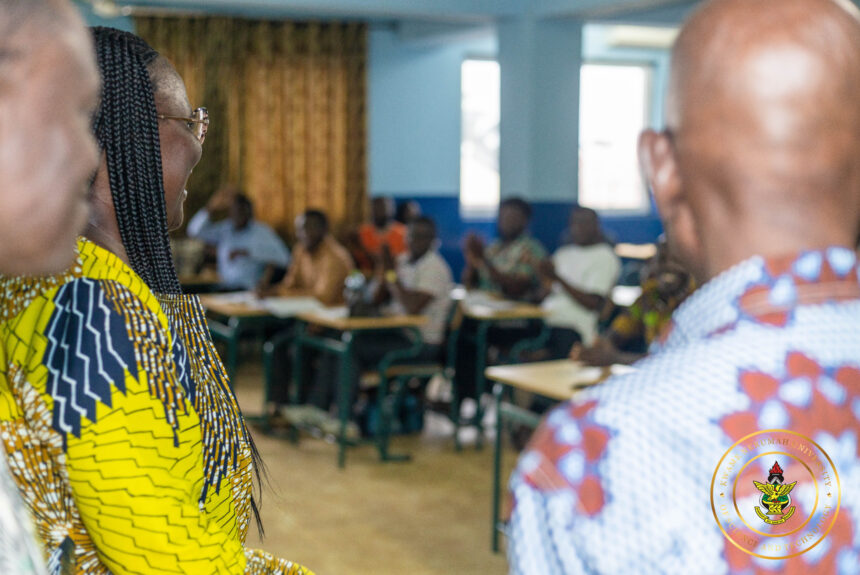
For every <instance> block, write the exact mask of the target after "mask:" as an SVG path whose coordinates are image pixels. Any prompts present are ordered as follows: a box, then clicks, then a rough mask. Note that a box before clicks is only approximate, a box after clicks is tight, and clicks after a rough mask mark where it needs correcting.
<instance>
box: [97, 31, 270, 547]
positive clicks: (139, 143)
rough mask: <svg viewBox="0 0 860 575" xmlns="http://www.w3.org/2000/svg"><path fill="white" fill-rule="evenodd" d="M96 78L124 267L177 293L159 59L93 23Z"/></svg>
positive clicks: (100, 132) (258, 462)
mask: <svg viewBox="0 0 860 575" xmlns="http://www.w3.org/2000/svg"><path fill="white" fill-rule="evenodd" d="M92 32H93V37H94V38H95V44H96V55H97V58H98V64H99V70H100V71H101V75H102V97H101V102H100V103H99V107H98V110H97V111H96V115H95V118H94V121H93V129H94V131H95V134H96V138H97V139H98V142H99V146H100V147H101V149H102V150H103V151H104V152H105V154H106V156H107V168H108V177H109V181H110V188H111V195H112V197H113V203H114V208H115V211H116V222H117V226H118V227H119V233H120V238H121V239H122V243H123V246H124V247H125V250H126V253H127V254H128V258H129V263H130V264H131V268H132V269H133V270H134V271H135V272H137V274H138V275H139V276H140V277H141V279H143V281H144V282H145V283H146V284H147V285H148V286H149V288H150V289H151V290H153V291H154V292H156V293H159V294H165V295H169V294H181V293H182V289H181V288H180V286H179V278H178V276H177V275H176V268H175V267H174V265H173V257H172V254H171V250H170V239H169V236H168V228H167V209H166V206H165V201H164V179H163V175H162V167H161V144H160V140H159V137H158V113H157V111H156V109H155V82H154V79H153V78H152V76H151V69H152V67H153V66H154V64H155V62H156V60H157V59H158V57H159V54H158V52H156V51H155V50H154V49H153V48H152V47H151V46H149V44H147V43H146V42H145V41H143V40H142V39H141V38H139V37H137V36H135V35H134V34H130V33H128V32H123V31H121V30H116V29H114V28H105V27H101V26H99V27H94V28H92ZM246 435H247V439H248V442H249V444H250V448H251V457H252V459H253V461H254V464H255V465H254V470H255V474H256V477H257V484H258V487H259V488H260V492H261V493H262V478H261V475H265V474H266V468H265V465H264V464H263V461H262V458H261V457H260V453H259V451H258V450H257V446H256V445H255V444H254V440H253V438H252V437H251V434H250V433H249V432H247V430H246ZM251 508H252V510H253V512H254V516H255V519H256V522H257V528H258V529H259V531H260V534H261V535H262V534H263V524H262V521H261V519H260V512H259V509H258V506H257V502H256V500H255V498H254V497H253V496H252V497H251Z"/></svg>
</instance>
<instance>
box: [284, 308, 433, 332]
mask: <svg viewBox="0 0 860 575" xmlns="http://www.w3.org/2000/svg"><path fill="white" fill-rule="evenodd" d="M296 317H298V318H299V319H300V320H302V321H304V322H306V323H310V324H313V325H318V326H321V327H327V328H329V329H335V330H338V331H369V330H374V329H397V328H406V327H421V326H423V325H424V324H426V323H427V316H423V315H395V316H381V317H347V316H346V309H345V308H328V309H325V310H320V311H309V312H304V313H300V314H298V315H297V316H296Z"/></svg>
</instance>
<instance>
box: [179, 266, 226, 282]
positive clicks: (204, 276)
mask: <svg viewBox="0 0 860 575" xmlns="http://www.w3.org/2000/svg"><path fill="white" fill-rule="evenodd" d="M220 282H221V277H220V276H219V275H218V272H216V271H215V270H212V269H208V270H203V271H202V272H200V273H199V274H191V275H181V276H179V283H180V284H181V285H183V286H207V285H217V284H219V283H220Z"/></svg>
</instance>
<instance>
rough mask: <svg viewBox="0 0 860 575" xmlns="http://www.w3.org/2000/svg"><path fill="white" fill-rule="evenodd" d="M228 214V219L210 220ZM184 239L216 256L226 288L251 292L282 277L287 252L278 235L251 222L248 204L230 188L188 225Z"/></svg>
mask: <svg viewBox="0 0 860 575" xmlns="http://www.w3.org/2000/svg"><path fill="white" fill-rule="evenodd" d="M226 210H229V218H228V219H225V220H222V221H218V222H213V221H212V220H211V216H212V214H213V213H217V212H219V211H226ZM188 236H189V237H192V238H196V239H200V240H203V241H204V242H206V244H208V245H210V246H213V247H214V248H215V249H216V252H217V262H218V275H219V276H220V278H221V283H222V284H223V285H224V286H225V287H228V288H235V289H254V288H255V287H256V286H257V285H258V284H259V283H261V282H262V283H264V284H267V283H269V282H271V281H273V280H276V279H279V278H278V276H280V277H283V274H284V271H285V270H286V268H287V265H288V264H289V262H290V252H289V250H288V249H287V246H286V245H284V242H283V241H282V240H281V238H279V237H278V234H276V233H275V232H274V230H272V228H270V227H269V226H267V225H266V224H264V223H261V222H258V221H256V220H255V219H254V206H253V204H252V203H251V200H250V199H249V198H248V197H247V196H245V195H243V194H241V193H239V190H238V189H237V188H236V187H234V186H224V187H223V188H221V189H220V190H218V192H216V193H215V195H213V196H212V198H211V199H210V200H209V202H208V203H207V204H206V207H205V208H203V209H202V210H200V211H199V212H197V214H195V215H194V217H193V218H191V221H189V222H188Z"/></svg>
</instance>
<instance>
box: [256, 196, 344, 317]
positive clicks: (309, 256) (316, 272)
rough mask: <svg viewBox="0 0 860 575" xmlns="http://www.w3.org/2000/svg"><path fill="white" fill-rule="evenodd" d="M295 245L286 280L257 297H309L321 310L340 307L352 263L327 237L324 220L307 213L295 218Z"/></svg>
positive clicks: (319, 214) (263, 289) (263, 288)
mask: <svg viewBox="0 0 860 575" xmlns="http://www.w3.org/2000/svg"><path fill="white" fill-rule="evenodd" d="M296 236H297V237H298V240H299V243H298V244H297V245H296V248H295V251H294V254H293V263H292V264H291V265H290V269H289V271H288V272H287V277H286V278H284V280H283V281H282V282H281V283H280V284H278V285H276V286H274V287H270V286H264V285H263V286H260V290H258V291H259V293H260V294H261V295H280V296H309V297H313V298H316V299H317V300H319V301H320V303H322V304H323V305H325V306H338V305H343V304H344V298H343V290H344V281H345V280H346V277H347V276H348V275H349V272H350V271H352V267H353V266H352V259H351V258H350V257H349V252H347V251H346V248H344V247H343V246H342V245H341V244H340V243H338V241H337V240H336V239H334V236H332V235H331V234H330V233H329V223H328V216H326V215H325V214H324V213H323V212H321V211H319V210H307V211H306V212H305V213H304V214H302V215H301V216H299V217H297V218H296Z"/></svg>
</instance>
